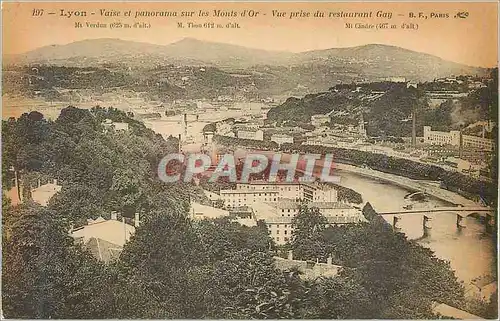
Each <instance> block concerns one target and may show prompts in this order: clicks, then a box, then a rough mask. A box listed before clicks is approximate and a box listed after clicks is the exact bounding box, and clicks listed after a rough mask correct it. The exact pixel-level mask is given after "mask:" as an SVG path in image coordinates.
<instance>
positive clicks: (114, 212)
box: [111, 211, 118, 221]
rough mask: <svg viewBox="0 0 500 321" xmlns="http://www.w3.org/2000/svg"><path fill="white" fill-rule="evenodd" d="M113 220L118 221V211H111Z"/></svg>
mask: <svg viewBox="0 0 500 321" xmlns="http://www.w3.org/2000/svg"><path fill="white" fill-rule="evenodd" d="M111 219H112V220H114V221H116V220H117V219H118V215H117V214H116V211H111Z"/></svg>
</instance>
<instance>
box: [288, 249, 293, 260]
mask: <svg viewBox="0 0 500 321" xmlns="http://www.w3.org/2000/svg"><path fill="white" fill-rule="evenodd" d="M288 259H289V260H293V251H292V250H289V251H288Z"/></svg>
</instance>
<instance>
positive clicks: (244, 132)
mask: <svg viewBox="0 0 500 321" xmlns="http://www.w3.org/2000/svg"><path fill="white" fill-rule="evenodd" d="M237 136H238V138H242V139H253V140H264V132H263V131H262V130H260V129H252V128H247V129H241V130H238V134H237Z"/></svg>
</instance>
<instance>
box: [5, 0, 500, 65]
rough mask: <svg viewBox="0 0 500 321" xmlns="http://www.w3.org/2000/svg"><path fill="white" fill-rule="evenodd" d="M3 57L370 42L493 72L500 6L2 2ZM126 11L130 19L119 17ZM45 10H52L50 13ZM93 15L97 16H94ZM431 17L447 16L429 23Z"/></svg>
mask: <svg viewBox="0 0 500 321" xmlns="http://www.w3.org/2000/svg"><path fill="white" fill-rule="evenodd" d="M2 6H3V8H2V9H3V10H2V14H3V17H2V18H3V26H4V28H2V30H3V31H2V33H3V54H12V53H22V52H26V51H30V50H33V49H36V48H38V47H42V46H47V45H53V44H67V43H71V42H73V41H79V40H85V39H94V38H119V39H123V40H132V41H141V42H148V43H154V44H169V43H172V42H175V41H178V40H180V39H182V38H185V37H191V38H196V39H200V40H207V41H215V42H223V43H230V44H236V45H242V46H246V47H251V48H260V49H266V50H280V51H292V52H300V51H308V50H316V49H327V48H333V47H352V46H358V45H364V44H369V43H379V44H388V45H394V46H399V47H403V48H407V49H411V50H415V51H419V52H425V53H429V54H433V55H436V56H438V57H441V58H443V59H446V60H450V61H454V62H458V63H463V64H467V65H471V66H481V67H493V66H496V65H498V61H497V60H498V16H497V14H498V4H497V3H495V2H489V3H472V2H468V3H467V2H466V3H449V2H448V3H446V2H436V3H429V2H420V3H409V2H400V3H394V2H393V3H387V2H386V3H374V2H370V3H365V2H356V3H345V2H344V3H342V2H341V3H324V2H323V3H321V2H316V3H300V2H290V3H280V2H274V3H272V2H253V3H251V2H247V3H244V2H240V3H231V2H226V3H216V2H206V3H190V2H183V3H181V2H177V3H176V2H170V3H158V2H156V3H139V2H128V3H120V2H114V3H113V2H107V3H96V2H93V3H92V2H87V3H83V2H80V3H75V2H73V3H72V2H64V3H62V2H61V3H40V2H36V3H29V2H21V3H5V2H4V3H2ZM34 9H43V10H44V14H43V15H42V16H33V10H34ZM61 9H62V10H64V12H65V13H70V12H71V11H86V12H87V16H86V17H75V16H72V17H66V16H61ZM101 9H105V10H116V11H119V12H121V15H122V16H120V17H116V16H115V17H105V16H101V15H100V10H101ZM128 10H131V12H132V13H131V14H132V17H124V16H123V13H124V12H125V11H128ZM200 10H204V11H208V12H209V13H210V15H212V14H213V11H214V10H224V11H226V12H227V11H235V12H236V13H238V14H239V13H241V12H242V11H243V10H247V12H249V11H250V10H253V11H254V12H259V14H258V15H257V16H254V17H248V16H246V17H222V18H217V17H213V16H211V17H198V16H197V15H198V12H199V11H200ZM273 10H276V11H279V12H284V13H285V16H284V17H279V18H278V17H273V14H272V12H273ZM136 11H170V12H173V11H176V12H178V13H179V14H180V12H181V11H186V12H191V11H194V12H195V16H194V17H188V18H186V17H179V16H178V17H138V18H135V17H134V15H135V12H136ZM301 11H302V12H311V14H314V13H315V12H316V11H320V12H323V13H325V17H324V18H315V17H296V18H293V19H290V13H291V12H299V13H300V12H301ZM342 11H343V12H372V15H373V17H372V18H332V17H328V14H329V13H330V12H342ZM48 12H55V14H54V15H48V14H47V13H48ZM91 12H95V14H94V15H91ZM377 12H381V13H382V14H384V15H386V16H387V15H388V14H392V17H391V18H390V19H387V18H380V17H376V14H377ZM419 12H422V13H423V16H427V19H424V18H413V19H412V18H409V15H410V13H413V14H414V15H416V16H417V15H418V13H419ZM457 12H467V13H468V16H467V18H465V19H460V18H454V16H455V15H456V13H457ZM431 13H434V14H435V15H437V14H448V16H449V18H431ZM117 21H119V22H122V23H130V24H133V23H135V22H145V23H149V24H150V25H151V27H150V28H148V29H139V28H130V29H110V28H86V27H84V28H75V27H74V25H75V22H80V23H82V24H83V25H85V23H86V22H90V23H97V22H100V23H108V24H109V23H111V22H117ZM178 22H183V23H184V25H185V26H186V24H187V23H188V22H192V23H195V24H196V23H201V24H203V23H205V22H209V23H210V22H213V23H216V24H217V23H221V24H222V25H224V26H225V25H226V24H227V23H228V22H233V23H234V22H235V23H238V24H239V26H240V28H223V29H216V28H214V29H212V28H187V26H186V27H185V28H178V24H177V23H178ZM346 22H351V23H353V24H355V23H360V24H374V25H376V24H378V23H381V22H388V23H390V24H395V25H397V26H398V27H400V26H401V24H402V23H407V24H409V23H414V24H418V30H403V29H401V28H398V29H396V30H391V29H388V30H374V29H357V28H352V29H347V28H345V24H346Z"/></svg>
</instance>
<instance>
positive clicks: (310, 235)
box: [291, 205, 328, 260]
mask: <svg viewBox="0 0 500 321" xmlns="http://www.w3.org/2000/svg"><path fill="white" fill-rule="evenodd" d="M327 224H328V221H327V219H326V217H324V216H323V215H322V214H321V213H320V212H319V209H318V208H314V207H313V208H308V207H307V206H305V205H302V206H300V209H299V213H298V214H297V215H296V216H295V217H294V218H293V219H292V225H293V227H294V230H293V236H292V242H291V245H292V249H293V251H294V256H295V257H297V258H300V259H302V260H316V259H321V260H326V256H327V255H326V253H325V241H324V235H323V232H324V231H325V229H326V226H327Z"/></svg>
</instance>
